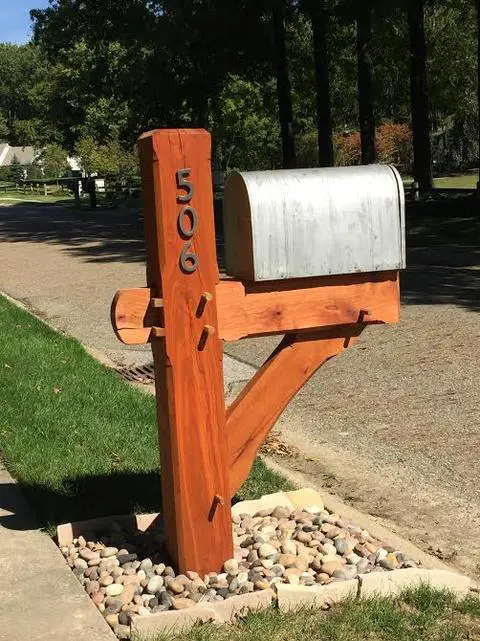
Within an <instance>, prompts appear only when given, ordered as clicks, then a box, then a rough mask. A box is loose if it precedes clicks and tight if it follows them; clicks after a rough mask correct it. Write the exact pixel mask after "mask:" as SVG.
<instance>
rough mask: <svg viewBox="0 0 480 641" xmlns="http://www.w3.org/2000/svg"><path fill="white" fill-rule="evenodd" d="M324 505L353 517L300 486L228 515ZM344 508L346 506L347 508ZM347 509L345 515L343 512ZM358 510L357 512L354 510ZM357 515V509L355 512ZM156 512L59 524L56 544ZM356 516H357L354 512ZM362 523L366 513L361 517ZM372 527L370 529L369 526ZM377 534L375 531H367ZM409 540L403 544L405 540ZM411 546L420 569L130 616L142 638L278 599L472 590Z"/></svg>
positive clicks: (300, 602)
mask: <svg viewBox="0 0 480 641" xmlns="http://www.w3.org/2000/svg"><path fill="white" fill-rule="evenodd" d="M313 505H315V506H319V507H323V506H324V505H326V507H327V508H328V509H329V510H332V507H333V509H334V510H335V511H336V512H339V513H341V514H342V516H347V518H352V519H353V518H354V517H352V515H351V511H352V510H351V508H350V509H347V510H343V509H342V508H343V507H344V506H343V504H341V503H340V501H338V500H335V501H333V505H332V501H330V500H325V497H324V496H322V495H321V494H319V493H318V492H317V491H316V490H313V489H310V488H304V489H301V490H294V491H291V492H277V493H275V494H268V495H266V496H263V497H261V498H260V499H257V500H253V501H241V502H239V503H236V504H235V505H234V506H233V507H232V514H233V515H238V514H252V515H253V514H255V513H256V512H258V511H259V510H263V509H266V508H273V507H277V506H285V507H289V508H291V509H295V508H305V507H308V506H313ZM345 507H347V506H345ZM345 511H346V512H347V514H345ZM354 512H355V513H356V510H354ZM358 514H360V513H358ZM159 516H160V515H159V514H142V515H137V516H134V515H127V516H125V515H123V516H113V517H103V518H99V519H92V520H89V521H81V522H77V523H66V524H63V525H60V526H58V528H57V537H58V543H59V545H60V546H63V545H68V544H70V543H71V542H72V540H73V539H74V538H75V537H76V536H78V535H79V534H81V533H82V532H85V531H91V530H95V529H102V528H104V527H106V526H107V525H108V524H109V523H111V522H112V521H113V520H115V521H119V522H120V523H121V524H124V525H129V526H130V527H132V526H133V527H135V528H136V529H139V530H147V529H148V528H149V527H150V526H151V525H152V524H153V523H155V521H156V520H157V519H158V518H159ZM355 516H356V514H355ZM361 516H362V517H363V518H362V519H361V520H362V521H363V523H360V525H365V519H366V518H367V517H366V516H365V515H361ZM369 529H370V530H371V528H369ZM381 531H382V538H383V539H384V540H385V542H390V541H392V543H397V542H398V541H399V542H400V544H402V543H403V539H401V538H400V537H397V536H396V535H393V534H392V533H391V532H388V530H385V528H381ZM371 533H372V534H374V535H375V533H374V532H371ZM405 543H407V542H405ZM408 547H409V548H410V550H409V554H411V551H412V549H413V550H415V553H414V554H413V556H414V558H415V557H418V558H419V560H420V561H421V563H422V565H423V566H428V567H421V568H409V569H401V570H392V571H390V572H372V573H370V574H363V575H360V576H359V577H358V578H356V579H352V580H349V581H338V582H334V583H331V584H329V585H322V586H312V587H309V586H308V587H307V586H303V585H290V584H286V583H278V584H276V585H275V589H274V590H271V589H269V590H264V591H259V592H253V593H249V594H242V595H238V596H234V597H231V598H230V599H228V600H226V601H223V602H217V603H200V604H198V605H196V606H194V607H191V608H188V609H187V610H177V611H168V612H159V613H157V614H152V615H150V616H136V617H134V619H133V620H132V624H131V628H132V632H135V633H136V634H137V635H140V637H147V638H148V637H149V636H152V635H154V634H160V633H163V634H165V633H179V632H185V631H186V630H188V629H189V628H191V627H193V625H195V624H196V623H198V622H206V621H212V622H215V623H228V622H231V621H233V620H234V619H235V617H237V616H241V615H244V614H245V613H246V612H247V611H252V610H264V609H266V608H268V607H270V606H271V605H272V604H273V603H276V604H277V606H278V608H279V609H280V610H281V611H282V612H290V611H294V610H295V609H298V608H300V607H305V606H312V607H320V608H325V609H327V608H328V607H330V606H331V605H333V604H335V603H339V602H341V601H343V600H345V599H349V598H369V597H372V596H388V597H393V596H396V595H398V594H399V593H400V592H401V591H402V590H403V589H405V588H407V587H410V586H412V587H416V586H418V585H420V584H422V583H424V584H429V585H431V586H432V587H434V588H438V589H447V590H450V591H452V592H453V593H454V594H455V595H456V596H457V598H459V599H460V598H464V597H465V596H466V595H467V594H468V592H469V590H470V589H474V588H475V586H474V584H473V582H472V581H471V580H470V579H469V578H468V577H466V576H463V575H461V574H458V573H456V572H453V571H451V570H450V568H448V566H446V565H445V564H444V563H441V562H440V561H439V560H438V559H436V558H435V557H430V556H429V555H427V554H425V553H424V552H422V551H421V550H419V549H418V548H416V547H415V546H413V545H412V544H411V543H409V544H408Z"/></svg>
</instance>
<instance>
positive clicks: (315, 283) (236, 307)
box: [217, 271, 400, 340]
mask: <svg viewBox="0 0 480 641" xmlns="http://www.w3.org/2000/svg"><path fill="white" fill-rule="evenodd" d="M362 309H363V310H368V311H369V315H368V317H367V316H366V317H365V318H364V320H368V321H369V322H379V323H395V322H398V320H399V318H400V293H399V276H398V272H397V271H388V272H375V273H368V274H347V275H345V276H321V277H318V278H299V279H293V280H285V281H272V282H264V283H252V284H247V283H243V282H242V281H237V280H224V281H221V282H220V283H219V285H218V286H217V313H218V325H219V332H220V336H221V337H222V338H223V339H224V340H237V339H239V338H244V337H247V336H258V335H262V334H275V333H277V334H278V333H283V332H291V331H295V330H301V329H309V328H315V327H327V326H332V325H345V324H351V323H357V322H359V320H361V319H359V315H360V311H361V310H362Z"/></svg>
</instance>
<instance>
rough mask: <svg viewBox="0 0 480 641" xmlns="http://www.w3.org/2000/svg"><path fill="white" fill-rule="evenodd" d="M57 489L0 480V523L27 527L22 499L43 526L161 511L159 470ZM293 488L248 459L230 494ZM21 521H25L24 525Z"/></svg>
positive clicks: (73, 481)
mask: <svg viewBox="0 0 480 641" xmlns="http://www.w3.org/2000/svg"><path fill="white" fill-rule="evenodd" d="M63 488H64V489H62V490H56V489H52V488H49V487H46V486H45V485H44V484H35V483H27V482H25V481H23V482H22V481H19V483H18V484H16V483H6V484H0V510H5V511H6V512H9V513H11V514H8V515H7V516H0V527H1V526H3V527H6V528H9V529H31V528H32V519H31V517H30V515H29V514H28V513H26V512H25V510H26V508H25V502H23V505H22V502H21V501H19V496H18V493H19V492H22V493H23V495H24V497H25V498H26V499H27V501H28V504H29V505H31V506H33V507H34V508H35V509H36V517H37V519H36V520H37V523H38V524H39V525H40V526H41V527H44V528H47V529H48V530H49V531H51V530H52V529H53V527H55V526H57V525H59V524H60V523H69V522H73V521H84V520H87V519H93V518H97V517H101V516H111V515H115V514H150V513H155V512H161V511H162V487H161V480H160V471H159V470H151V471H149V472H125V471H121V472H120V471H119V472H116V473H112V474H104V475H92V476H81V477H78V478H67V479H66V480H64V481H63ZM292 489H294V488H293V486H292V485H291V483H289V482H288V481H287V480H286V479H284V478H283V477H282V476H280V475H279V474H278V473H276V472H273V471H272V470H269V469H268V468H267V467H266V465H265V464H264V463H263V461H261V460H260V459H258V458H257V459H256V460H255V461H254V463H253V467H252V470H251V472H250V475H249V477H248V479H247V480H246V481H245V483H244V485H243V486H242V487H241V488H240V490H239V491H238V493H237V494H236V495H235V496H234V497H233V498H232V504H235V503H238V501H243V500H246V499H256V498H259V497H260V496H262V495H264V494H270V493H272V492H278V491H288V490H292ZM24 523H26V525H24Z"/></svg>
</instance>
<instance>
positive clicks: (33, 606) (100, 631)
mask: <svg viewBox="0 0 480 641" xmlns="http://www.w3.org/2000/svg"><path fill="white" fill-rule="evenodd" d="M115 639H116V637H115V635H114V634H113V632H111V630H110V628H109V627H108V625H107V624H106V623H105V621H104V620H103V617H102V616H101V614H100V613H99V612H98V611H97V610H96V608H95V606H94V605H93V604H92V602H91V601H90V599H89V597H88V596H87V594H86V592H84V590H83V588H82V587H81V585H80V583H79V582H78V581H77V579H76V578H75V576H74V575H73V573H72V571H71V570H70V568H69V567H68V566H67V565H66V564H65V562H64V560H63V558H62V556H61V554H60V552H59V550H58V548H57V547H56V546H55V544H54V543H53V541H52V540H51V539H50V537H48V536H47V535H46V534H44V533H42V532H41V531H40V530H39V529H38V526H37V524H36V523H35V517H34V515H33V514H32V512H31V511H30V508H29V506H28V505H27V503H26V502H25V499H24V498H23V495H22V493H21V491H20V489H19V487H18V486H17V485H16V484H15V483H14V481H13V479H12V478H11V477H10V475H9V474H8V473H7V472H6V471H5V470H4V469H3V468H2V466H1V465H0V641H114V640H115Z"/></svg>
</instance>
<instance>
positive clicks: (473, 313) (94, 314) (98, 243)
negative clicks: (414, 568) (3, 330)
mask: <svg viewBox="0 0 480 641" xmlns="http://www.w3.org/2000/svg"><path fill="white" fill-rule="evenodd" d="M479 231H480V224H479V222H478V219H477V221H474V220H473V219H468V218H463V219H462V218H457V219H454V220H449V219H445V220H443V219H439V220H437V221H435V222H432V221H424V222H423V223H422V224H421V225H417V226H416V227H412V228H411V229H410V233H409V269H408V271H407V273H406V274H405V275H404V278H403V287H402V289H403V298H404V306H403V318H402V322H401V323H400V324H399V325H398V326H390V327H378V326H376V327H372V328H369V329H368V330H367V331H366V332H365V333H364V336H363V337H362V338H361V340H360V341H359V343H358V346H356V347H354V348H352V349H351V350H348V351H347V352H346V353H345V354H344V355H343V356H341V357H340V358H338V359H336V360H333V361H330V362H329V363H328V364H327V365H326V366H325V367H324V368H322V369H321V370H320V371H319V372H318V373H317V375H316V376H315V377H314V378H313V379H312V380H311V381H310V383H309V384H308V385H307V386H306V387H305V388H304V390H303V391H302V392H301V393H300V394H299V396H298V397H297V399H296V400H295V401H294V402H293V403H292V404H291V406H290V407H289V409H288V410H287V412H286V413H285V415H284V416H283V417H282V419H281V420H280V422H279V427H280V431H281V435H282V438H283V440H284V441H286V442H287V443H289V444H291V445H294V446H296V447H297V448H299V456H297V457H290V458H288V457H287V458H285V459H283V464H284V465H287V466H289V467H291V468H292V469H294V470H295V469H297V470H300V471H302V472H304V473H306V474H307V475H311V477H312V479H315V481H316V482H317V483H320V484H322V485H324V486H326V487H328V488H329V490H330V491H333V492H336V493H337V494H339V495H340V496H341V497H342V498H343V499H345V500H347V502H350V503H351V504H353V505H355V507H357V508H359V509H361V510H364V511H367V512H370V513H371V514H373V515H376V516H378V518H379V520H380V521H382V522H384V523H385V524H386V525H388V526H389V527H391V528H392V529H394V530H396V531H397V532H398V533H400V534H402V535H404V536H407V537H409V538H411V539H412V540H413V541H414V542H416V543H417V544H419V545H420V547H423V548H424V549H428V548H429V546H431V545H433V547H434V548H435V549H436V548H437V547H440V548H441V551H440V552H439V554H440V555H441V556H443V557H447V558H450V557H451V562H452V563H454V564H455V565H456V566H457V567H459V568H461V569H463V570H465V571H468V572H469V573H470V574H471V575H472V576H477V577H478V576H479V575H480V536H479V532H480V484H479V478H480V464H479V460H478V457H479V452H480V340H479V339H480V313H479V312H480V246H479ZM0 242H1V244H0V265H1V270H0V290H3V291H5V292H7V293H8V294H10V295H11V296H13V297H14V298H17V299H20V300H22V301H24V302H25V303H26V304H27V305H29V306H30V307H31V308H33V309H34V310H36V311H37V312H38V313H40V314H42V315H44V316H45V317H46V318H47V319H48V320H49V321H50V322H53V324H54V325H55V326H57V327H58V328H60V329H62V330H64V331H66V332H68V333H69V334H71V335H73V336H75V337H77V338H78V339H79V340H81V341H82V342H84V343H85V344H86V345H87V346H88V347H89V348H90V349H92V350H93V351H97V352H102V353H104V354H106V355H107V356H108V357H109V358H110V359H113V360H115V361H116V362H119V363H125V364H132V363H136V362H142V361H146V360H148V359H149V356H150V355H149V352H148V350H145V349H142V348H140V349H138V348H137V349H136V350H135V351H132V350H131V349H130V350H129V349H128V348H123V347H122V346H120V345H119V344H118V343H117V342H116V339H115V338H114V336H113V334H112V332H111V329H110V324H109V316H108V309H109V305H110V301H111V298H112V296H113V294H114V292H115V290H116V289H117V288H119V287H127V286H141V285H143V284H144V265H143V243H142V232H141V224H140V221H139V220H138V218H137V217H136V216H135V214H133V213H132V212H128V211H122V210H113V211H108V212H96V213H86V212H82V213H81V214H77V213H76V212H75V210H73V209H63V208H60V207H34V206H15V207H0ZM275 343H276V339H272V338H268V339H254V340H250V341H244V342H239V343H232V344H227V345H226V346H225V352H226V354H228V355H231V356H234V357H236V358H237V359H239V360H240V361H242V362H245V363H247V364H249V366H250V365H251V366H258V365H259V364H261V362H262V360H263V359H264V357H266V356H267V355H268V353H269V351H270V350H271V348H272V347H273V346H274V345H275ZM230 362H231V363H234V364H235V363H237V361H233V360H232V361H230ZM250 371H251V368H250V367H246V369H244V370H242V371H241V372H240V373H236V374H235V375H232V376H231V377H230V380H232V381H234V380H241V379H242V378H243V379H244V378H245V377H246V376H247V375H248V374H249V373H250ZM227 378H228V377H227Z"/></svg>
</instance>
